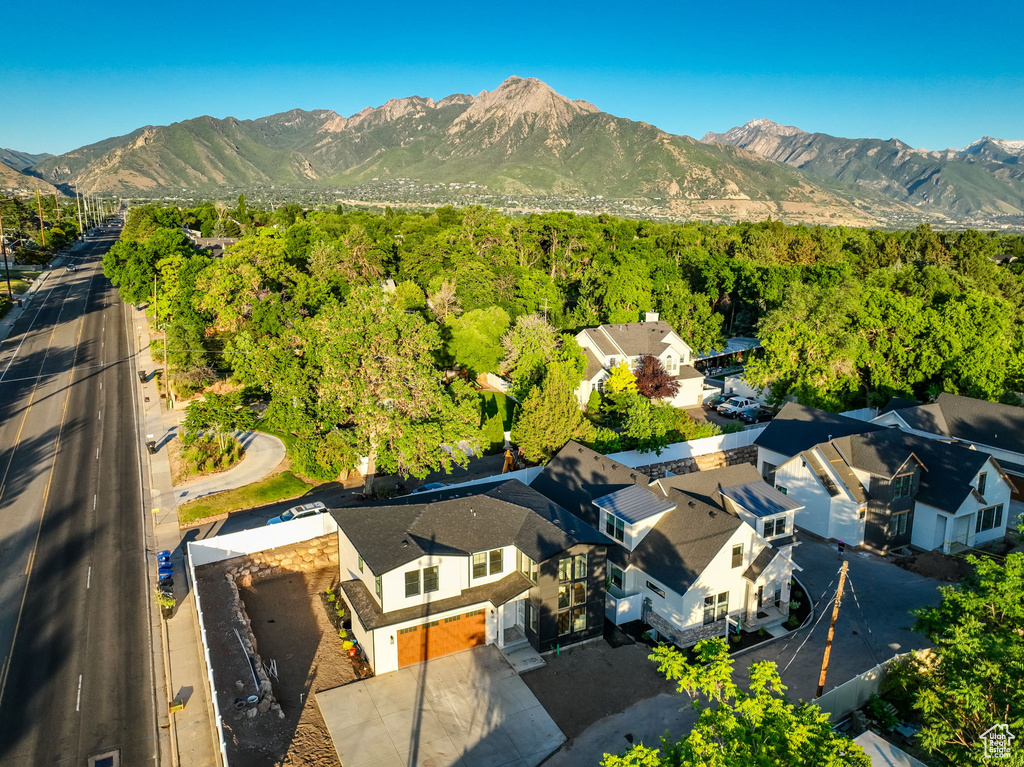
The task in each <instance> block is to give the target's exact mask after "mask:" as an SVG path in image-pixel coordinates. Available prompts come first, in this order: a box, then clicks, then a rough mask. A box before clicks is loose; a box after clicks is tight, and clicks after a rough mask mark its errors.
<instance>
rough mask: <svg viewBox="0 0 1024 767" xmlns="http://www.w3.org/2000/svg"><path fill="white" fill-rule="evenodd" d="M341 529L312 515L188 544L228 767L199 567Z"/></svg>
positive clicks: (324, 516)
mask: <svg viewBox="0 0 1024 767" xmlns="http://www.w3.org/2000/svg"><path fill="white" fill-rule="evenodd" d="M337 531H338V523H337V522H335V521H334V517H332V516H331V515H330V514H315V515H314V516H312V517H303V518H302V519H294V520H292V521H291V522H282V523H280V524H277V525H265V526H263V527H255V528H253V529H251V530H241V531H239V532H237V533H228V534H226V535H217V536H214V537H212V538H207V539H205V540H198V541H190V542H189V544H188V568H189V577H191V579H192V593H193V595H194V596H195V599H196V615H197V616H198V618H199V634H200V637H201V639H202V642H203V660H204V661H205V662H206V680H207V682H208V684H209V689H210V700H211V701H213V716H214V723H215V725H216V727H217V741H218V744H219V747H220V758H221V763H222V764H223V766H224V767H228V751H227V742H226V741H225V740H224V722H223V719H222V718H221V713H220V705H219V704H218V703H217V687H216V685H215V684H214V682H213V663H212V662H211V661H210V643H209V642H208V641H207V639H206V621H205V620H204V618H203V603H202V599H201V598H200V596H199V589H198V588H196V566H197V565H205V564H209V563H210V562H220V561H221V560H224V559H231V557H238V556H242V555H244V554H254V553H255V552H257V551H263V550H264V549H273V548H276V547H277V546H286V545H288V544H290V543H299V542H301V541H308V540H310V539H311V538H319V537H320V536H321V535H327V534H328V533H334V532H337Z"/></svg>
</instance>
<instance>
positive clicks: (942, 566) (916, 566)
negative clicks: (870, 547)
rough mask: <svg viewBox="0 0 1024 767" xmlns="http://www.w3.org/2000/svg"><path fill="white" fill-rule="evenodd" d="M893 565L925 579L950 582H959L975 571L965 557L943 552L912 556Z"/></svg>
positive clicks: (901, 558)
mask: <svg viewBox="0 0 1024 767" xmlns="http://www.w3.org/2000/svg"><path fill="white" fill-rule="evenodd" d="M893 564H894V565H896V566H897V567H902V568H903V569H904V570H909V571H910V572H912V573H917V574H918V575H923V576H924V577H925V578H935V579H936V580H940V581H948V582H954V581H959V580H961V579H962V578H964V577H965V576H967V575H970V573H971V572H973V570H974V568H972V567H971V565H970V564H969V563H968V562H967V560H965V559H964V558H963V557H954V556H952V555H951V554H943V553H942V552H941V551H923V552H921V553H920V554H911V555H910V556H909V557H900V558H899V559H896V560H893Z"/></svg>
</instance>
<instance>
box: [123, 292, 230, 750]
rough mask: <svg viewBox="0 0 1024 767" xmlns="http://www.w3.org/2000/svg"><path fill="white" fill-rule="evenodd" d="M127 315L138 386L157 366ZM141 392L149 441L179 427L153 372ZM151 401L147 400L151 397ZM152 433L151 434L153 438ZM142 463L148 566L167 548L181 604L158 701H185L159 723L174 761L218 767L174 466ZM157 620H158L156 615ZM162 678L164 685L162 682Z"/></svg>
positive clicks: (137, 317)
mask: <svg viewBox="0 0 1024 767" xmlns="http://www.w3.org/2000/svg"><path fill="white" fill-rule="evenodd" d="M125 308H126V310H127V311H126V314H127V316H128V320H129V322H130V323H131V324H130V327H129V334H130V337H131V342H132V344H133V347H134V350H135V352H136V356H135V361H136V362H135V364H136V368H135V370H133V371H132V376H133V378H134V379H135V380H133V384H135V385H138V384H137V380H138V379H137V378H136V370H145V371H147V373H151V371H152V370H153V369H154V368H156V367H158V365H156V364H155V363H154V361H153V357H152V355H151V354H150V344H149V332H148V329H149V326H148V324H147V322H146V316H145V312H143V311H139V310H137V309H136V308H135V307H133V306H131V305H128V304H126V305H125ZM140 389H141V394H140V402H139V407H140V411H141V412H140V416H141V422H140V428H141V430H142V436H144V437H145V439H156V440H163V437H164V436H165V435H167V434H168V433H170V432H171V431H173V430H175V429H177V426H178V419H179V417H180V414H177V413H172V412H167V411H166V410H165V409H164V408H163V407H162V405H161V400H160V393H159V391H158V390H157V385H156V383H155V381H154V380H153V377H152V375H147V377H146V383H144V384H142V385H141V387H140ZM147 400H148V401H147ZM149 435H153V436H152V437H150V436H149ZM147 457H148V458H149V460H148V461H147V462H146V464H147V465H146V466H144V467H143V469H144V471H145V472H146V473H147V475H148V479H149V482H148V484H149V492H150V496H149V508H150V509H151V510H152V519H153V531H152V536H153V537H152V540H151V547H152V549H151V556H150V566H151V568H152V575H153V576H154V577H155V572H156V557H155V555H154V554H153V552H156V551H162V550H169V551H170V552H171V562H172V564H173V567H174V595H175V597H176V598H177V600H178V605H177V607H176V608H175V610H174V613H173V615H172V616H171V617H170V618H169V619H167V620H160V625H159V627H157V626H154V630H155V631H157V632H158V637H159V641H160V644H161V649H160V652H161V653H162V655H163V666H164V673H165V675H166V678H165V679H164V680H159V679H158V682H157V684H158V695H157V705H158V707H159V706H160V705H161V703H160V701H161V695H160V693H162V694H163V695H162V699H163V700H164V701H166V702H167V703H164V704H162V705H167V704H169V703H170V701H171V700H173V699H175V698H180V699H181V700H182V702H183V703H184V704H185V708H184V710H183V711H181V712H179V713H176V714H170V713H168V709H166V708H165V709H162V710H160V711H159V712H158V717H159V718H160V720H161V721H160V723H161V726H164V725H165V723H166V724H167V725H169V738H170V741H171V743H170V746H171V754H170V756H171V764H173V765H175V767H176V766H177V765H195V766H196V767H216V766H217V765H220V758H219V756H218V753H219V747H218V745H217V744H218V743H219V737H220V735H219V733H217V732H215V728H214V725H213V709H212V706H211V704H210V697H209V690H208V686H207V675H206V666H205V663H204V659H203V657H202V646H201V643H200V641H199V623H198V620H197V618H196V608H195V599H194V597H193V595H192V588H191V584H190V583H189V581H188V576H187V567H186V562H185V554H186V552H185V545H184V543H183V542H182V536H181V531H180V530H179V529H178V517H177V514H176V511H175V507H176V505H177V504H176V498H175V491H174V488H173V486H172V485H171V467H170V463H169V462H168V460H167V453H166V452H164V451H161V452H158V453H157V454H155V455H149V456H147ZM158 620H159V619H158ZM161 681H163V685H161Z"/></svg>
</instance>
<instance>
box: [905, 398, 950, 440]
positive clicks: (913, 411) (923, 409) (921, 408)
mask: <svg viewBox="0 0 1024 767" xmlns="http://www.w3.org/2000/svg"><path fill="white" fill-rule="evenodd" d="M896 415H897V417H899V418H900V420H902V421H903V423H905V424H906V425H907V426H909V427H910V428H911V429H914V430H915V431H925V432H928V433H929V434H939V435H941V436H943V437H948V436H949V428H948V427H947V426H946V417H945V416H944V415H943V414H942V408H940V407H939V406H938V405H937V404H936V403H934V402H932V403H929V404H927V405H916V406H914V407H906V408H903V409H901V410H898V411H896Z"/></svg>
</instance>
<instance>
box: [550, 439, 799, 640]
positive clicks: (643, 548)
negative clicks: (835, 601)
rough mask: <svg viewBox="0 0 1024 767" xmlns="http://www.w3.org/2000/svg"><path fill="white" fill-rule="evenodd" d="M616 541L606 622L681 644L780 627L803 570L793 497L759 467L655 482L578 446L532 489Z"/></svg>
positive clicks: (556, 461) (552, 465)
mask: <svg viewBox="0 0 1024 767" xmlns="http://www.w3.org/2000/svg"><path fill="white" fill-rule="evenodd" d="M531 486H532V487H533V488H534V489H536V490H538V491H540V492H541V493H543V494H545V495H547V496H548V497H549V498H551V499H552V500H554V501H555V502H556V503H558V504H559V505H564V506H568V507H570V508H571V509H572V511H573V513H574V514H575V515H576V516H579V517H581V518H583V519H585V520H587V521H589V522H590V523H591V524H593V525H594V526H595V527H597V528H599V529H600V530H601V531H602V532H604V534H605V535H606V536H607V537H608V538H610V539H612V540H613V541H615V543H616V544H617V545H615V546H611V547H609V548H608V554H607V558H608V566H607V572H608V580H607V589H608V591H607V596H606V614H607V616H608V618H609V619H610V620H612V621H613V622H614V623H616V624H617V625H621V624H623V623H627V622H629V621H633V620H642V621H644V622H645V623H647V624H649V625H650V626H651V627H652V628H654V629H655V630H656V631H657V632H658V634H659V636H661V637H662V638H664V639H666V640H668V641H671V642H673V643H675V644H679V645H682V646H686V645H692V644H694V643H695V642H697V641H699V640H700V639H704V638H707V637H710V636H722V635H724V634H725V633H726V632H727V631H729V629H730V626H732V627H735V626H737V625H739V626H740V627H742V628H745V629H753V628H760V627H763V626H766V625H771V624H777V623H781V622H782V621H783V620H785V618H786V616H787V615H788V612H789V609H788V606H789V589H790V581H791V578H792V574H793V571H794V569H799V568H798V567H796V565H794V563H793V561H792V558H791V552H792V548H793V545H794V543H795V537H794V536H793V515H794V513H795V512H796V510H797V509H798V508H799V507H798V506H797V504H795V503H794V502H793V500H792V499H789V498H787V497H786V496H785V495H783V494H782V493H780V492H778V491H777V490H775V489H774V488H772V487H770V486H769V485H767V484H766V483H765V482H764V481H763V480H762V479H761V477H760V476H759V475H758V473H757V470H756V469H755V468H754V467H753V466H752V465H750V464H741V465H737V466H729V467H725V468H722V469H715V470H712V471H703V472H695V473H692V474H686V475H682V476H675V477H670V478H666V479H662V480H658V481H656V482H653V483H652V482H650V480H649V479H648V478H647V477H646V476H645V475H643V474H641V473H639V472H637V471H636V470H635V469H630V468H629V467H626V466H624V465H622V464H619V463H617V462H615V461H613V460H612V459H610V458H608V457H607V456H603V455H601V454H599V453H595V452H594V451H593V450H590V449H589V448H586V447H584V446H582V445H579V444H577V443H574V442H570V443H569V444H568V445H566V447H564V448H563V449H562V450H561V451H560V452H559V453H558V455H556V456H555V458H554V459H553V460H552V461H551V463H549V464H548V466H547V467H546V468H545V470H544V472H542V473H541V475H540V476H539V477H537V479H535V480H534V482H533V484H532V485H531Z"/></svg>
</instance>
